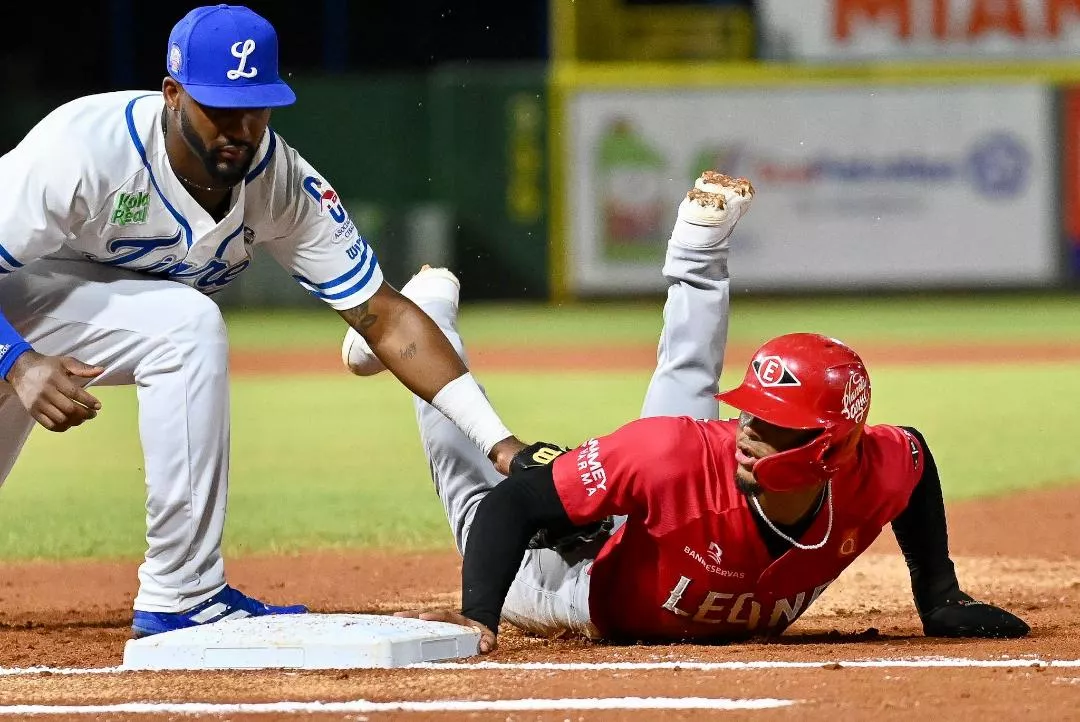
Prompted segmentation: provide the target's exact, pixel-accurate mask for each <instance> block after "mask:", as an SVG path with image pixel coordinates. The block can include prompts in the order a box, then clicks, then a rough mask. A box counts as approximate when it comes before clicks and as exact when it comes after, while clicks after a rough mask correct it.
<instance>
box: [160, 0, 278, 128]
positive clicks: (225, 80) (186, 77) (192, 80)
mask: <svg viewBox="0 0 1080 722" xmlns="http://www.w3.org/2000/svg"><path fill="white" fill-rule="evenodd" d="M165 67H166V69H167V70H168V73H169V75H170V76H171V77H172V78H173V79H175V80H176V81H177V82H178V83H180V84H181V85H183V86H184V89H185V90H186V91H187V92H188V94H189V95H190V96H191V97H192V98H194V99H195V100H197V101H198V102H199V103H201V104H203V105H206V106H209V107H212V108H275V107H279V106H282V105H291V104H292V103H294V102H295V101H296V93H294V92H293V91H292V88H290V87H289V86H288V85H287V84H286V83H285V82H284V81H283V80H282V79H281V78H280V77H279V76H278V39H277V32H276V31H275V30H274V26H273V25H271V24H270V23H269V22H268V21H267V20H266V19H265V18H263V17H262V16H261V15H258V14H257V13H255V12H253V11H252V10H250V9H248V8H246V7H243V6H241V5H207V6H204V7H198V8H195V9H194V10H192V11H191V12H189V13H188V14H187V15H185V16H184V17H183V18H182V19H181V20H180V22H178V23H177V24H176V25H174V26H173V29H172V32H171V33H170V34H169V54H168V57H167V58H166V60H165Z"/></svg>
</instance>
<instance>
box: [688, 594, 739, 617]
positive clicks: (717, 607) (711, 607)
mask: <svg viewBox="0 0 1080 722" xmlns="http://www.w3.org/2000/svg"><path fill="white" fill-rule="evenodd" d="M734 596H735V595H734V594H727V593H725V592H709V593H708V594H706V595H705V601H703V602H702V603H701V606H700V607H698V610H697V614H695V615H694V621H695V622H704V623H706V624H721V623H722V622H723V621H724V619H723V612H724V605H723V604H714V602H715V601H716V600H717V599H721V600H726V599H731V598H732V597H734ZM709 612H720V617H719V618H717V619H706V618H705V615H706V614H708V613H709Z"/></svg>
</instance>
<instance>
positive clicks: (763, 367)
mask: <svg viewBox="0 0 1080 722" xmlns="http://www.w3.org/2000/svg"><path fill="white" fill-rule="evenodd" d="M753 365H754V373H755V374H757V377H758V381H760V382H761V385H762V386H768V387H772V386H801V385H802V384H800V383H799V379H798V378H796V376H795V374H793V373H791V369H789V368H788V366H787V364H786V363H784V359H782V358H780V357H779V356H765V357H763V358H760V359H754V361H753Z"/></svg>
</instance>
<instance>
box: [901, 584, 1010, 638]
mask: <svg viewBox="0 0 1080 722" xmlns="http://www.w3.org/2000/svg"><path fill="white" fill-rule="evenodd" d="M922 623H923V633H924V634H925V635H926V636H927V637H984V638H987V637H990V638H1009V639H1012V638H1016V637H1023V636H1026V635H1027V633H1028V632H1030V631H1031V627H1029V626H1028V625H1027V622H1025V621H1024V620H1023V619H1020V617H1018V616H1016V615H1015V614H1012V613H1011V612H1006V611H1005V610H1004V609H1001V608H1000V607H995V606H994V605H993V604H987V603H986V602H979V601H976V600H974V599H972V598H971V597H970V596H968V595H967V594H964V593H963V592H961V593H960V597H959V598H958V599H956V600H953V601H949V602H946V603H945V604H942V605H940V606H937V607H934V608H933V609H931V610H930V611H929V612H927V613H926V614H923V615H922Z"/></svg>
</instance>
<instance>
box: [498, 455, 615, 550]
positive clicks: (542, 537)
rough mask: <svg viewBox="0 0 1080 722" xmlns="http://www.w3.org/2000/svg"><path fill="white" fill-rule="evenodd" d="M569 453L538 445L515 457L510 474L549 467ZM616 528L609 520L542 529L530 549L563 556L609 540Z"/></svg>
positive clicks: (612, 519) (608, 518)
mask: <svg viewBox="0 0 1080 722" xmlns="http://www.w3.org/2000/svg"><path fill="white" fill-rule="evenodd" d="M569 450H570V449H569V448H567V447H565V446H558V445H556V444H549V443H548V442H546V441H537V442H535V443H533V444H530V445H528V446H526V447H525V448H524V449H522V450H521V451H519V452H518V453H517V454H515V455H514V458H513V459H511V460H510V473H511V474H513V473H515V472H518V471H523V470H525V469H532V468H534V467H537V466H546V465H548V464H550V463H551V462H553V461H555V459H557V458H559V457H560V456H562V455H563V454H565V453H566V452H567V451H569ZM614 525H615V519H614V518H613V517H607V518H606V519H602V520H600V521H595V522H590V523H589V524H583V525H581V526H572V525H570V526H566V527H565V528H550V527H549V528H547V529H541V530H540V531H538V532H536V534H534V535H533V537H532V539H530V540H529V549H554V550H555V551H558V552H562V553H565V552H569V551H572V550H573V549H576V548H577V547H579V546H581V545H582V544H585V543H586V542H590V541H592V540H593V539H597V538H600V537H605V536H607V535H608V534H609V533H610V532H611V529H612V527H613V526H614Z"/></svg>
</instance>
